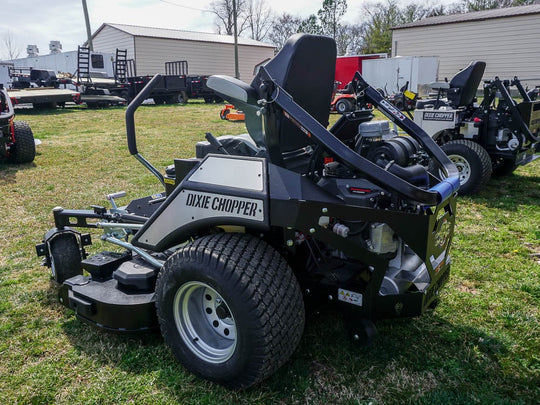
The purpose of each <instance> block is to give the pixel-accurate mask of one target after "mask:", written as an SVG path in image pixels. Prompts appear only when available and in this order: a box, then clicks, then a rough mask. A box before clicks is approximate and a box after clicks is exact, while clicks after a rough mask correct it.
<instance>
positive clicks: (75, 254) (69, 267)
mask: <svg viewBox="0 0 540 405" xmlns="http://www.w3.org/2000/svg"><path fill="white" fill-rule="evenodd" d="M48 247H49V258H50V261H51V277H52V278H53V280H54V281H56V282H57V283H59V284H62V283H63V282H64V281H65V280H67V279H68V278H71V277H74V276H77V275H79V274H82V267H81V261H82V257H81V250H80V248H79V242H78V241H77V237H76V236H75V234H74V233H72V232H62V233H59V234H57V235H55V236H54V237H53V238H52V239H51V240H50V241H49V242H48Z"/></svg>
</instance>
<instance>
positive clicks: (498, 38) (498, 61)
mask: <svg viewBox="0 0 540 405" xmlns="http://www.w3.org/2000/svg"><path fill="white" fill-rule="evenodd" d="M539 39H540V4H534V5H530V6H522V7H511V8H501V9H494V10H486V11H477V12H472V13H466V14H454V15H448V16H439V17H430V18H425V19H422V20H419V21H415V22H412V23H409V24H403V25H400V26H397V27H394V28H393V31H392V56H433V55H435V56H438V57H439V62H440V64H439V80H442V79H444V78H445V77H448V78H449V79H450V78H451V77H452V76H453V75H454V74H455V73H456V72H457V71H458V70H459V69H461V68H464V67H466V66H467V65H468V64H469V62H470V61H472V60H482V61H485V62H486V63H487V66H486V71H485V73H484V78H485V79H490V78H491V79H492V78H494V77H495V76H499V77H500V78H502V79H512V78H513V77H514V76H517V77H519V78H520V79H525V78H540V64H539V63H538V55H539V51H540V47H539ZM539 82H540V80H533V81H531V82H530V84H538V83H539Z"/></svg>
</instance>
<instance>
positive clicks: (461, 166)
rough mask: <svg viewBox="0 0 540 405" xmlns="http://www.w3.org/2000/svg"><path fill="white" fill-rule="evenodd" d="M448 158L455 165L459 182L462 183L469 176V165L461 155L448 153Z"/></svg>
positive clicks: (465, 181)
mask: <svg viewBox="0 0 540 405" xmlns="http://www.w3.org/2000/svg"><path fill="white" fill-rule="evenodd" d="M448 158H449V159H450V160H451V161H452V163H453V164H454V165H455V166H456V167H457V169H458V172H459V184H461V185H464V184H465V183H467V181H469V178H470V177H471V165H469V162H467V160H466V159H465V158H463V156H459V155H448Z"/></svg>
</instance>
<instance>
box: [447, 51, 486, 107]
mask: <svg viewBox="0 0 540 405" xmlns="http://www.w3.org/2000/svg"><path fill="white" fill-rule="evenodd" d="M485 70H486V62H479V61H475V62H471V63H470V64H469V66H467V67H466V68H465V69H463V70H461V71H459V72H458V73H456V74H455V75H454V77H453V78H452V80H450V88H449V89H448V90H447V93H446V94H447V98H448V102H449V103H450V105H451V106H453V107H456V108H457V107H464V106H467V105H470V104H472V102H473V101H474V97H475V96H476V90H478V86H479V85H480V82H481V81H482V76H483V75H484V71H485Z"/></svg>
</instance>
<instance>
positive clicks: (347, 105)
mask: <svg viewBox="0 0 540 405" xmlns="http://www.w3.org/2000/svg"><path fill="white" fill-rule="evenodd" d="M352 107H353V106H352V103H351V102H350V101H349V100H347V99H342V100H339V101H338V102H337V103H336V111H337V112H338V113H340V114H345V113H348V112H350V111H352Z"/></svg>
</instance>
